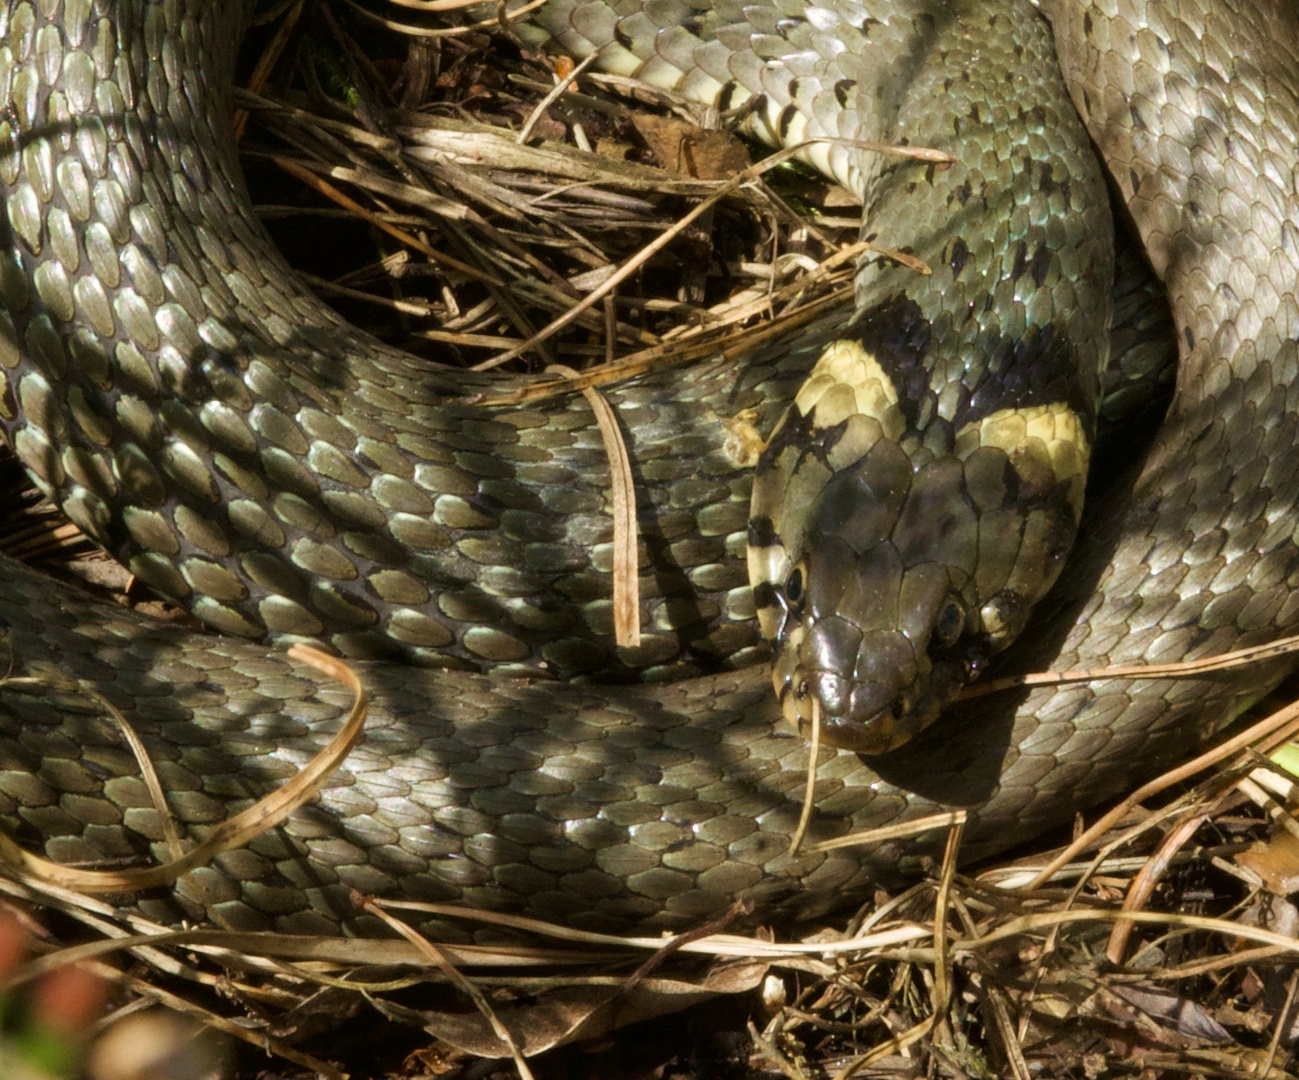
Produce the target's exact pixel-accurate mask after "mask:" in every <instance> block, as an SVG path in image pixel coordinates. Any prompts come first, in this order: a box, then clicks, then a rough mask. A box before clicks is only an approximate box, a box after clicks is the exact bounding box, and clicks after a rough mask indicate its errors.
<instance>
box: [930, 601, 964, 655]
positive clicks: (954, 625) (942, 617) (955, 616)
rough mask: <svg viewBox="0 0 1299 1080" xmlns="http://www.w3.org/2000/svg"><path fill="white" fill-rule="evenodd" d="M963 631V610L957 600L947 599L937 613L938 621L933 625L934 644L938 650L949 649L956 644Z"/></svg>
mask: <svg viewBox="0 0 1299 1080" xmlns="http://www.w3.org/2000/svg"><path fill="white" fill-rule="evenodd" d="M964 629H965V608H964V607H962V606H961V602H960V601H959V600H956V599H954V598H949V599H948V601H947V603H945V604H944V605H943V607H942V610H941V611H939V613H938V621H937V622H935V623H934V638H933V641H934V644H935V645H936V646H938V648H940V649H946V648H949V647H950V646H952V645H955V644H956V640H957V638H959V637H960V636H961V631H962V630H964Z"/></svg>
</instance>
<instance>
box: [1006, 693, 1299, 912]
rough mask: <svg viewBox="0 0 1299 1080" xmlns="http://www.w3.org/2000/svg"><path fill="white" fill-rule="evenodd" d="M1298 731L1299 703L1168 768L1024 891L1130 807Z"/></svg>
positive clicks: (1036, 885) (1033, 886)
mask: <svg viewBox="0 0 1299 1080" xmlns="http://www.w3.org/2000/svg"><path fill="white" fill-rule="evenodd" d="M1296 730H1299V703H1296V704H1294V705H1290V706H1288V707H1287V708H1284V709H1281V710H1279V711H1278V712H1275V713H1273V714H1272V715H1271V716H1269V717H1266V718H1265V719H1263V720H1260V721H1259V722H1258V723H1256V724H1253V725H1251V726H1250V727H1249V728H1248V729H1247V730H1245V731H1242V732H1241V733H1240V734H1238V735H1236V736H1235V737H1233V738H1231V739H1228V740H1227V741H1226V742H1223V743H1220V744H1219V745H1218V746H1215V747H1213V749H1211V750H1208V751H1206V752H1205V753H1203V754H1201V755H1200V756H1199V757H1196V758H1194V759H1192V760H1191V761H1188V762H1187V763H1186V764H1184V765H1179V766H1178V767H1177V768H1175V769H1170V770H1169V771H1168V772H1166V773H1164V774H1163V775H1162V776H1159V777H1157V778H1155V779H1154V780H1152V781H1150V783H1148V784H1143V785H1142V786H1141V787H1139V788H1137V790H1136V791H1134V792H1132V793H1131V794H1130V795H1128V796H1127V798H1125V799H1124V800H1123V801H1122V802H1120V803H1119V804H1118V805H1117V806H1115V807H1114V808H1113V809H1112V810H1110V811H1109V812H1108V813H1106V814H1105V815H1104V816H1102V817H1101V818H1100V819H1099V820H1098V821H1097V822H1096V823H1095V824H1093V825H1092V826H1091V827H1090V828H1089V829H1087V830H1086V831H1085V832H1083V833H1082V834H1081V835H1080V836H1078V837H1076V838H1075V839H1074V841H1073V843H1071V844H1070V845H1069V846H1068V847H1067V848H1065V849H1064V850H1063V851H1062V852H1060V854H1059V855H1057V856H1056V857H1055V858H1054V859H1052V860H1051V862H1050V863H1048V864H1047V866H1046V867H1045V868H1043V870H1042V871H1041V872H1040V873H1039V874H1037V876H1036V877H1034V878H1033V880H1032V881H1031V882H1029V884H1028V885H1027V886H1026V888H1027V889H1028V890H1030V891H1031V890H1033V889H1038V888H1041V886H1042V885H1043V884H1044V883H1045V882H1047V881H1049V880H1050V878H1051V876H1052V875H1053V874H1054V873H1055V872H1056V871H1057V870H1059V869H1060V867H1062V866H1064V865H1065V863H1067V862H1068V861H1069V860H1070V859H1072V858H1073V857H1074V856H1075V855H1076V854H1077V853H1078V852H1080V851H1082V850H1084V849H1085V848H1086V847H1087V846H1088V845H1089V844H1090V843H1091V842H1092V841H1093V840H1095V839H1096V838H1097V837H1098V836H1101V835H1102V834H1104V833H1105V832H1106V831H1107V830H1108V829H1110V828H1111V827H1112V826H1113V825H1114V824H1115V823H1116V822H1118V821H1121V820H1122V819H1123V817H1124V816H1125V815H1126V814H1127V813H1128V811H1130V810H1131V809H1132V808H1133V807H1135V806H1138V805H1140V804H1141V803H1142V802H1144V801H1145V800H1146V799H1148V798H1150V797H1151V796H1152V795H1156V794H1158V793H1159V792H1161V791H1165V790H1167V789H1168V788H1170V787H1172V786H1173V785H1174V784H1179V783H1181V782H1182V781H1183V780H1185V779H1187V778H1188V777H1191V776H1194V775H1195V774H1196V773H1198V772H1202V771H1203V770H1205V769H1208V768H1210V767H1211V766H1213V765H1216V764H1218V762H1220V761H1224V760H1226V759H1227V758H1229V757H1231V755H1232V754H1235V753H1238V752H1239V751H1241V750H1244V749H1245V748H1246V747H1248V746H1250V745H1252V744H1254V743H1257V742H1259V741H1261V740H1262V739H1264V738H1265V737H1267V736H1275V735H1279V734H1280V733H1281V732H1282V731H1291V732H1293V731H1296Z"/></svg>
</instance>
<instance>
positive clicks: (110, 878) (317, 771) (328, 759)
mask: <svg viewBox="0 0 1299 1080" xmlns="http://www.w3.org/2000/svg"><path fill="white" fill-rule="evenodd" d="M289 656H290V657H292V658H293V659H295V660H298V661H300V662H301V663H304V664H309V665H310V666H311V667H314V668H315V669H316V670H317V671H320V672H323V673H324V674H326V675H329V676H331V677H333V678H335V679H337V680H338V681H339V682H341V683H343V684H344V685H345V686H347V688H348V689H349V690H351V691H352V693H353V695H354V699H353V703H352V709H351V711H350V713H349V714H348V718H347V722H346V723H345V724H344V725H343V727H342V728H341V729H340V731H339V732H338V734H337V735H335V736H334V737H333V738H332V739H331V740H330V741H329V743H328V745H327V746H325V748H324V749H322V750H321V751H320V753H318V754H317V755H316V756H315V757H313V758H312V759H311V761H309V762H308V763H307V764H306V765H305V766H304V767H303V768H302V770H301V771H300V772H299V773H298V774H297V775H296V776H295V777H293V779H292V780H289V781H287V782H286V783H284V784H282V785H280V787H278V788H276V789H275V790H274V791H272V792H271V793H270V794H269V795H267V796H265V797H264V798H262V799H260V800H259V801H258V802H257V803H255V804H254V805H253V806H250V807H249V808H248V809H247V810H244V811H243V812H242V813H239V814H236V815H235V816H234V817H232V818H227V819H226V820H225V821H223V822H221V823H219V824H217V825H215V826H213V827H212V829H211V830H209V832H208V833H207V835H206V836H205V837H204V839H203V842H202V843H200V844H198V845H197V846H196V847H195V848H194V849H193V850H192V851H190V852H189V854H187V855H184V856H182V857H181V858H179V859H173V860H171V861H169V862H167V863H163V864H162V865H160V866H150V867H144V868H141V869H135V870H79V869H77V868H75V867H70V866H63V865H61V864H59V863H56V862H51V861H50V860H49V859H43V858H41V857H40V856H38V855H33V854H31V853H30V852H28V851H24V850H23V849H22V848H20V847H19V846H18V845H17V844H16V843H14V841H13V840H11V839H10V838H9V837H8V836H7V835H5V834H4V833H0V863H2V864H3V865H5V866H6V867H8V868H9V869H10V870H11V871H19V872H21V873H23V874H25V875H28V876H30V877H32V878H35V879H37V880H39V881H44V882H49V883H50V884H53V885H56V886H62V887H63V888H67V889H72V890H74V891H78V892H88V893H122V892H127V893H129V892H138V891H139V890H141V889H149V888H153V887H154V886H157V885H168V884H170V883H171V882H173V881H175V880H176V878H178V877H180V875H181V874H184V873H186V872H188V871H190V870H192V869H194V867H196V866H202V865H203V864H205V863H207V862H208V861H209V860H211V859H212V858H213V857H214V856H216V855H218V854H220V853H221V852H223V851H228V850H229V849H230V848H233V847H239V846H241V845H243V844H246V843H247V842H248V841H249V840H251V839H252V838H253V837H255V836H259V835H261V834H262V833H264V832H266V831H267V830H268V829H273V828H274V827H275V826H276V825H278V824H280V823H281V822H282V821H283V820H284V819H285V818H287V817H288V816H289V814H291V813H292V812H293V811H294V810H296V809H297V808H298V807H300V806H301V805H303V803H305V802H306V801H307V800H308V799H310V798H311V797H312V796H313V795H314V794H315V793H316V790H317V788H318V787H319V785H320V783H321V782H322V781H323V780H324V779H325V777H327V776H328V775H329V774H330V773H332V772H333V771H334V770H335V769H336V768H338V766H339V765H340V764H341V763H342V761H343V759H344V758H345V757H347V755H348V754H349V753H350V752H351V750H352V747H353V746H355V745H356V743H357V741H358V740H359V739H360V737H361V733H362V731H363V729H364V726H365V716H366V710H367V708H368V699H367V697H366V693H365V688H364V687H363V686H362V685H361V682H360V680H359V679H358V678H357V676H356V673H355V672H353V671H352V669H351V668H350V667H348V666H347V665H346V664H345V663H343V661H341V660H338V659H336V658H335V657H332V656H328V655H326V654H325V653H323V652H321V651H320V650H319V649H313V648H311V647H310V646H308V645H294V646H293V647H292V648H291V649H289Z"/></svg>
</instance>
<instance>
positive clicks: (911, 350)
mask: <svg viewBox="0 0 1299 1080" xmlns="http://www.w3.org/2000/svg"><path fill="white" fill-rule="evenodd" d="M853 329H854V331H855V332H856V336H857V339H858V340H859V341H860V342H861V346H862V348H863V349H865V350H866V351H867V352H868V353H870V354H871V355H872V356H874V357H875V362H876V363H877V364H879V366H880V368H881V369H882V370H883V372H884V374H885V375H887V376H888V377H889V379H890V380H891V381H892V383H893V387H894V391H895V392H896V393H897V396H898V408H899V409H901V411H902V415H903V416H905V417H906V420H907V424H908V425H913V426H914V425H915V423H916V421H917V419H918V418H919V416H920V415H921V412H922V408H921V406H922V405H923V404H924V403H925V401H926V399H927V398H929V399H933V398H934V396H935V395H934V393H933V391H932V390H931V389H930V385H929V372H928V370H927V369H926V365H925V359H926V357H927V356H928V355H929V347H930V344H931V340H932V327H931V326H930V324H929V320H928V319H926V318H925V316H924V313H923V312H921V310H920V305H919V304H917V303H916V302H915V301H914V300H912V299H911V298H910V297H907V296H902V295H897V296H891V297H889V298H888V299H887V300H884V301H883V302H882V303H879V304H876V305H875V306H874V307H870V308H867V309H866V310H865V311H862V312H861V313H860V314H859V315H858V316H857V319H856V320H855V322H854V325H853ZM929 404H930V405H931V406H932V404H933V402H932V400H931V401H930V402H929Z"/></svg>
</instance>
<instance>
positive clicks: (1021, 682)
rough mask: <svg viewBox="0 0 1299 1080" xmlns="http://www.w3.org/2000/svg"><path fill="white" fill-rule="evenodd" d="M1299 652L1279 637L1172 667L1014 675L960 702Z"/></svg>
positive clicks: (1190, 673) (1188, 673)
mask: <svg viewBox="0 0 1299 1080" xmlns="http://www.w3.org/2000/svg"><path fill="white" fill-rule="evenodd" d="M1294 652H1299V635H1294V636H1292V637H1284V638H1278V639H1277V640H1276V641H1269V642H1268V643H1267V644H1266V645H1251V646H1250V647H1249V648H1246V649H1236V650H1235V651H1234V652H1228V653H1221V654H1219V655H1217V656H1206V657H1204V658H1202V659H1200V660H1179V661H1176V662H1174V663H1168V664H1115V665H1114V666H1113V667H1100V668H1081V669H1077V670H1073V671H1038V672H1033V673H1032V674H1028V675H1010V676H1007V677H1006V678H1004V679H993V680H991V681H990V682H986V683H975V684H973V685H971V686H967V687H966V688H965V689H964V690H963V691H961V695H960V700H962V701H964V700H966V699H968V698H977V697H984V696H985V695H987V694H993V693H997V692H999V691H1002V690H1012V689H1014V688H1016V687H1020V686H1064V685H1066V684H1069V683H1080V682H1096V681H1098V680H1103V679H1191V678H1196V677H1198V676H1201V675H1208V674H1211V673H1212V672H1215V671H1228V670H1231V669H1233V668H1238V667H1244V666H1246V665H1248V664H1261V663H1263V662H1264V661H1267V660H1275V659H1277V658H1278V657H1282V656H1289V655H1290V654H1291V653H1294Z"/></svg>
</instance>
